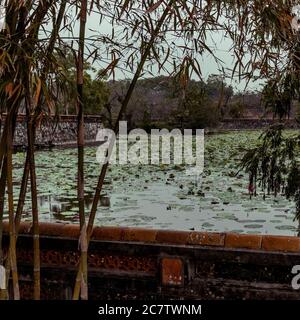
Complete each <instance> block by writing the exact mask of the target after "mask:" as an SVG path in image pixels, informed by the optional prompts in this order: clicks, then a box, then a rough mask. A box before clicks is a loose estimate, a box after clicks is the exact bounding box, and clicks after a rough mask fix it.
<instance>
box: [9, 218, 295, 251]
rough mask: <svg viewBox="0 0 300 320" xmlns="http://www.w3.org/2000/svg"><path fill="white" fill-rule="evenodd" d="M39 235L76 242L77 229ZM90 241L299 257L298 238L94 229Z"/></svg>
mask: <svg viewBox="0 0 300 320" xmlns="http://www.w3.org/2000/svg"><path fill="white" fill-rule="evenodd" d="M31 229H32V228H31V224H30V223H29V222H22V223H21V225H20V229H19V234H25V235H26V234H30V233H31V232H32V230H31ZM4 232H5V233H8V232H9V230H8V222H7V221H5V222H4ZM40 234H41V235H43V236H49V237H65V238H76V239H78V237H79V226H78V225H75V224H60V223H40ZM91 238H92V240H98V241H126V242H142V243H157V244H170V245H172V244H173V245H189V246H204V247H224V248H229V249H230V248H232V249H251V250H262V251H275V252H278V251H280V252H299V253H300V238H298V237H287V236H275V235H274V236H270V235H252V234H251V235H249V234H238V233H214V232H212V233H210V232H197V231H192V232H190V231H176V230H155V229H143V228H127V227H126V228H125V227H113V226H111V227H110V226H107V227H95V228H94V230H93V234H92V237H91Z"/></svg>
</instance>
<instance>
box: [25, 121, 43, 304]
mask: <svg viewBox="0 0 300 320" xmlns="http://www.w3.org/2000/svg"><path fill="white" fill-rule="evenodd" d="M27 134H28V156H29V171H30V186H31V207H32V208H31V209H32V224H33V227H32V229H33V230H32V231H33V283H34V293H33V297H34V300H40V294H41V279H40V273H41V272H40V268H41V263H40V228H39V212H38V204H37V185H36V172H35V159H34V129H33V120H32V119H30V118H29V119H28V128H27Z"/></svg>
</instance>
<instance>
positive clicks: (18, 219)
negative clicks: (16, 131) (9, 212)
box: [5, 150, 29, 287]
mask: <svg viewBox="0 0 300 320" xmlns="http://www.w3.org/2000/svg"><path fill="white" fill-rule="evenodd" d="M28 177H29V152H28V150H27V153H26V160H25V166H24V171H23V176H22V182H21V188H20V194H19V200H18V205H17V211H16V215H15V229H16V241H17V240H18V233H19V228H20V223H21V218H22V213H23V207H24V203H25V198H26V191H27V185H28ZM10 254H11V252H10V249H9V250H8V258H7V259H6V261H5V269H6V287H8V282H9V277H10V267H11V266H10Z"/></svg>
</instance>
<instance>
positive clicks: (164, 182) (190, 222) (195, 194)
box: [6, 131, 298, 235]
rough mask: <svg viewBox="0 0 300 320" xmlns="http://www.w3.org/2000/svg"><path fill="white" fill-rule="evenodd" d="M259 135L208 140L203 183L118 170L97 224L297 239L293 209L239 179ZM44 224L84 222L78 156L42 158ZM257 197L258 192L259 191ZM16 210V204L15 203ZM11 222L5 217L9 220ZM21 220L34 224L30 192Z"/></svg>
mask: <svg viewBox="0 0 300 320" xmlns="http://www.w3.org/2000/svg"><path fill="white" fill-rule="evenodd" d="M258 135H259V132H253V131H252V132H232V133H223V134H216V135H211V136H206V137H205V171H204V174H203V177H202V179H201V181H200V183H199V181H198V183H197V181H196V179H194V178H193V177H191V176H188V175H186V173H185V170H184V169H185V168H184V167H183V166H182V167H181V166H174V165H170V166H162V165H160V166H144V165H143V166H132V165H131V166H130V165H126V166H117V165H112V166H111V167H110V169H109V172H108V175H107V177H106V181H105V186H104V190H103V195H102V197H101V202H100V203H99V207H98V212H97V218H96V224H97V225H106V226H107V225H112V226H120V225H121V226H136V227H146V228H161V229H177V230H193V229H195V230H204V231H233V232H240V233H256V234H281V235H296V234H297V227H298V223H297V221H294V210H295V209H294V203H293V201H288V200H286V199H285V198H284V197H282V196H277V197H276V198H274V197H273V196H272V195H269V196H266V198H265V200H263V195H262V193H259V192H258V196H257V197H255V198H252V199H250V197H249V194H248V190H247V189H248V177H247V175H246V174H244V173H243V172H241V173H239V174H238V175H237V176H236V172H237V171H238V169H237V163H238V161H239V158H240V148H241V147H247V146H251V144H254V143H256V139H257V137H258ZM96 150H97V148H96V147H90V148H86V149H85V157H86V162H85V175H86V178H85V179H86V180H85V184H86V185H85V190H86V212H88V211H89V209H90V206H91V202H92V197H93V193H94V188H95V186H96V182H97V178H98V175H99V171H100V165H99V164H98V163H97V161H96ZM24 160H25V155H24V153H17V154H15V155H14V162H15V168H16V169H15V171H14V192H15V194H17V193H18V191H19V186H20V180H21V177H22V171H23V162H24ZM36 166H37V180H38V181H37V183H38V192H39V201H38V204H39V211H40V220H41V221H47V222H58V223H74V222H78V221H79V217H78V208H77V200H76V172H77V150H76V149H62V150H60V149H55V150H53V151H41V152H37V154H36ZM258 191H259V190H258ZM15 204H17V197H16V200H15ZM6 215H7V213H6ZM23 220H31V216H30V195H29V193H28V195H27V198H26V204H25V213H24V216H23Z"/></svg>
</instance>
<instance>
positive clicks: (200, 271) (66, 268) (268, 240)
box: [4, 223, 300, 299]
mask: <svg viewBox="0 0 300 320" xmlns="http://www.w3.org/2000/svg"><path fill="white" fill-rule="evenodd" d="M5 228H6V232H7V229H8V228H7V225H5ZM78 235H79V230H78V226H75V225H62V224H41V263H42V298H43V299H69V298H70V297H71V292H72V288H73V285H74V279H75V273H76V270H77V266H78V258H79V254H78ZM4 240H5V243H6V245H7V244H8V236H7V234H6V235H5V237H4ZM31 248H32V236H31V226H30V225H29V224H27V223H25V224H22V226H21V229H20V236H19V239H18V252H17V256H18V267H19V273H20V277H21V295H22V298H23V299H31V298H32V291H33V290H32V257H33V252H32V249H31ZM294 265H300V238H296V237H279V236H260V235H241V234H230V233H228V234H223V233H202V232H181V231H166V230H147V229H135V228H118V227H97V228H95V229H94V232H93V236H92V241H91V243H90V251H89V290H90V299H107V298H108V299H110V298H113V299H137V298H143V299H158V298H166V299H171V298H186V299H188V298H189V299H199V298H200V299H299V298H300V292H299V291H297V290H293V289H292V286H291V280H292V277H293V276H294V275H292V274H291V269H292V267H293V266H294Z"/></svg>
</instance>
